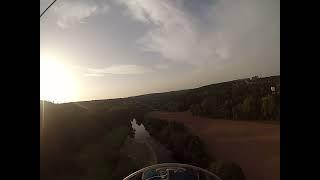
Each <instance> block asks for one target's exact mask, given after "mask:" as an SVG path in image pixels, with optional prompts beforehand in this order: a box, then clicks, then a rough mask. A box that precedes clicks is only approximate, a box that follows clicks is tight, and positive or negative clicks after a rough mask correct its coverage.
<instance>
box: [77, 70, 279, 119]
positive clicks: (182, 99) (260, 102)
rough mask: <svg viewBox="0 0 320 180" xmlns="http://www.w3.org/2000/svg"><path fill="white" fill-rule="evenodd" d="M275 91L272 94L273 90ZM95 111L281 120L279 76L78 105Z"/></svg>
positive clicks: (85, 102)
mask: <svg viewBox="0 0 320 180" xmlns="http://www.w3.org/2000/svg"><path fill="white" fill-rule="evenodd" d="M272 89H273V91H272ZM78 103H79V104H81V105H83V106H85V107H91V108H96V109H102V108H109V107H114V106H117V107H121V106H126V107H136V108H137V107H141V108H145V109H148V110H164V111H188V110H189V111H191V112H192V113H193V114H194V115H200V116H208V117H213V118H215V117H216V118H231V119H279V118H280V76H270V77H262V78H259V77H257V76H255V77H252V78H245V79H239V80H233V81H228V82H221V83H217V84H211V85H206V86H202V87H199V88H194V89H186V90H179V91H170V92H163V93H152V94H145V95H139V96H133V97H127V98H117V99H106V100H93V101H82V102H78Z"/></svg>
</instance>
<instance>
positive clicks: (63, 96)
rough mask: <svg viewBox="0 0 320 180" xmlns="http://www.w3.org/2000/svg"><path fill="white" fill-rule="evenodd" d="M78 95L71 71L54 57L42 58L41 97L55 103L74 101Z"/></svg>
mask: <svg viewBox="0 0 320 180" xmlns="http://www.w3.org/2000/svg"><path fill="white" fill-rule="evenodd" d="M76 95H77V88H76V82H75V80H74V78H73V77H72V74H71V72H69V71H68V69H67V68H66V67H65V66H64V65H63V64H62V63H60V62H59V61H57V60H56V59H53V58H48V57H41V58H40V99H41V100H47V101H51V102H55V103H63V102H68V101H73V100H74V99H75V98H76Z"/></svg>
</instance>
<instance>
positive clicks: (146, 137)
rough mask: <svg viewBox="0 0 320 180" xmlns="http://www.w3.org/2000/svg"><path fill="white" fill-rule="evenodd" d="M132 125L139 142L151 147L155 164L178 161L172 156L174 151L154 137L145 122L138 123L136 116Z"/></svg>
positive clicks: (135, 137)
mask: <svg viewBox="0 0 320 180" xmlns="http://www.w3.org/2000/svg"><path fill="white" fill-rule="evenodd" d="M131 125H132V128H133V129H134V130H135V136H134V139H135V140H136V141H137V142H141V143H145V144H146V145H147V146H148V147H149V149H150V151H151V152H152V154H153V158H154V161H155V164H157V163H169V162H176V161H175V160H174V159H173V157H172V153H171V152H170V151H169V150H168V149H167V148H166V147H165V146H163V145H162V144H160V143H159V142H158V141H156V140H155V139H154V138H152V137H151V136H150V134H149V132H148V131H147V130H146V128H145V127H144V125H143V124H140V125H138V124H137V121H136V119H135V118H134V119H133V120H132V121H131Z"/></svg>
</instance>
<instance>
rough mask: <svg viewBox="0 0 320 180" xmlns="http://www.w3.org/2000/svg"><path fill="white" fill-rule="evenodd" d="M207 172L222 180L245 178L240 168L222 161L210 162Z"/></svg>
mask: <svg viewBox="0 0 320 180" xmlns="http://www.w3.org/2000/svg"><path fill="white" fill-rule="evenodd" d="M209 170H210V171H211V172H213V173H214V174H216V175H217V176H219V177H220V178H221V179H222V180H245V179H246V178H245V176H244V174H243V172H242V169H241V168H240V166H238V165H237V164H235V163H226V162H222V161H215V162H211V163H210V166H209Z"/></svg>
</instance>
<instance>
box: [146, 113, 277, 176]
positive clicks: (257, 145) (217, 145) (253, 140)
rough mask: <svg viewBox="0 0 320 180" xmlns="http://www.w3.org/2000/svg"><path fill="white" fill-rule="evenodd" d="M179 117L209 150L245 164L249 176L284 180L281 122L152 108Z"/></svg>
mask: <svg viewBox="0 0 320 180" xmlns="http://www.w3.org/2000/svg"><path fill="white" fill-rule="evenodd" d="M148 116H151V117H157V118H160V119H165V120H170V121H178V122H182V123H184V124H185V125H186V126H187V127H189V128H190V129H191V130H192V131H193V133H195V135H198V136H199V137H200V138H201V139H202V140H203V142H204V143H205V144H206V146H207V148H208V153H209V154H212V155H214V156H216V157H217V158H218V159H221V160H225V161H233V162H236V163H237V164H239V165H240V166H241V168H242V169H243V171H244V174H245V176H246V179H247V180H280V125H279V124H267V123H258V122H249V121H231V120H218V119H209V118H202V117H201V118H200V117H193V116H192V115H191V114H190V113H188V112H177V113H169V112H152V113H149V114H148Z"/></svg>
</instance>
